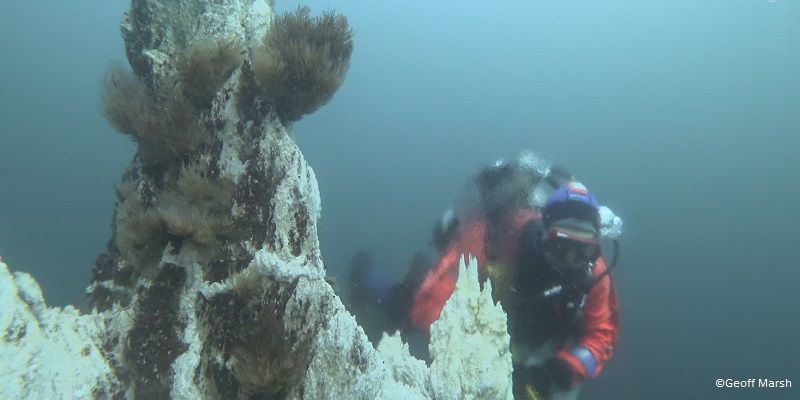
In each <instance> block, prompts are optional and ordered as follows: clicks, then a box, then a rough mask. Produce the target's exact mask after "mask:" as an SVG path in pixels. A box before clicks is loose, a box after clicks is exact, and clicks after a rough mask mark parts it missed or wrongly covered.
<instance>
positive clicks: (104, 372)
mask: <svg viewBox="0 0 800 400" xmlns="http://www.w3.org/2000/svg"><path fill="white" fill-rule="evenodd" d="M104 331H105V326H104V323H103V319H102V318H101V317H100V316H98V315H97V314H88V315H80V314H79V313H78V311H77V310H76V309H75V308H74V307H72V306H67V307H65V308H63V309H62V308H48V307H47V306H46V305H45V303H44V299H43V297H42V291H41V288H40V287H39V285H38V284H37V283H36V281H35V280H34V279H33V278H32V277H31V276H30V275H28V274H25V273H20V272H16V273H14V274H13V276H12V274H11V273H10V272H9V270H8V267H7V266H6V265H5V264H4V263H2V262H0V360H2V361H0V376H2V377H3V378H2V380H0V398H3V399H59V398H74V399H84V398H91V397H92V396H99V397H102V396H104V395H107V394H109V388H110V387H112V386H113V385H114V384H115V383H116V381H115V378H114V376H113V374H112V373H111V368H110V367H109V365H108V364H107V362H106V359H105V358H104V357H103V355H102V351H101V349H99V348H98V343H102V341H101V340H100V338H101V337H102V335H103V333H104Z"/></svg>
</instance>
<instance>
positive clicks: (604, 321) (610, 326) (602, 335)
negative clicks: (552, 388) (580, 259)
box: [557, 258, 619, 382]
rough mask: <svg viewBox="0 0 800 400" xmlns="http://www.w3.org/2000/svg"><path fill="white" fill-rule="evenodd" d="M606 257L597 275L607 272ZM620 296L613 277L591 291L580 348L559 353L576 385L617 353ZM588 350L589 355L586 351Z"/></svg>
mask: <svg viewBox="0 0 800 400" xmlns="http://www.w3.org/2000/svg"><path fill="white" fill-rule="evenodd" d="M606 268H607V267H606V265H605V261H604V260H603V258H600V259H599V260H598V263H597V265H596V268H595V271H594V275H595V276H598V275H600V274H602V273H603V271H605V270H606ZM618 308H619V307H618V304H617V294H616V291H615V289H614V284H613V282H612V281H611V275H608V274H606V275H605V276H604V277H603V278H601V279H600V281H599V282H597V284H595V285H594V287H593V288H592V289H591V290H590V291H589V297H588V299H587V300H586V306H585V308H584V335H583V337H581V338H579V339H578V344H577V345H571V346H570V347H565V348H562V349H561V350H559V352H558V354H557V357H558V358H560V359H561V360H563V361H564V362H566V363H567V365H569V366H570V369H572V371H573V377H574V379H573V382H577V381H580V380H584V379H587V378H593V377H595V376H597V374H599V373H600V371H602V370H603V365H604V364H605V362H606V361H608V359H610V358H611V356H612V355H613V354H614V345H615V344H616V342H617V328H618V323H619V316H618ZM586 350H588V352H587V351H586Z"/></svg>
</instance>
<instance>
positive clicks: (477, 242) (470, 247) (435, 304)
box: [409, 220, 486, 333]
mask: <svg viewBox="0 0 800 400" xmlns="http://www.w3.org/2000/svg"><path fill="white" fill-rule="evenodd" d="M485 233H486V224H485V223H484V222H483V221H481V220H473V221H469V222H467V223H466V224H465V227H464V229H463V230H462V231H461V232H460V235H459V237H458V238H457V239H456V240H454V241H453V242H452V243H451V244H450V245H449V246H448V247H447V248H446V249H445V250H444V251H443V252H442V256H441V258H439V261H438V262H437V263H436V265H435V266H434V267H433V268H431V270H430V271H428V273H427V274H426V275H425V279H423V281H422V284H420V287H419V289H418V290H417V292H416V293H415V294H414V298H413V302H412V305H411V311H410V312H409V319H410V320H411V325H412V326H413V327H414V328H415V329H418V330H420V331H421V332H425V333H428V330H429V329H430V325H431V324H432V323H433V321H436V320H437V319H438V318H439V314H440V313H441V312H442V308H443V307H444V303H445V302H446V301H447V299H449V298H450V295H452V294H453V291H454V290H455V287H456V280H457V279H458V264H459V259H460V257H461V256H462V254H463V255H465V256H466V255H467V254H470V255H472V256H474V257H476V258H477V259H478V263H479V265H484V261H485V260H486V249H485V247H486V246H485V237H486V235H485Z"/></svg>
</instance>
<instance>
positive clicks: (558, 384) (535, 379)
mask: <svg viewBox="0 0 800 400" xmlns="http://www.w3.org/2000/svg"><path fill="white" fill-rule="evenodd" d="M515 372H516V371H515ZM515 375H517V376H515V378H516V379H522V380H524V382H525V383H524V384H523V385H518V387H520V388H522V389H523V390H522V391H523V393H519V394H518V395H517V398H524V399H526V400H545V399H549V398H551V397H553V393H556V392H561V391H564V390H567V389H569V388H570V386H571V384H572V370H571V369H570V368H569V366H568V365H567V364H566V363H564V362H563V361H561V360H559V359H557V358H554V359H551V360H549V361H547V362H546V363H545V364H544V365H543V366H536V367H528V368H524V369H523V370H522V371H520V372H519V374H515ZM515 386H517V385H515Z"/></svg>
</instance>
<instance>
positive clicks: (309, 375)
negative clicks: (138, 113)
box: [0, 0, 511, 399]
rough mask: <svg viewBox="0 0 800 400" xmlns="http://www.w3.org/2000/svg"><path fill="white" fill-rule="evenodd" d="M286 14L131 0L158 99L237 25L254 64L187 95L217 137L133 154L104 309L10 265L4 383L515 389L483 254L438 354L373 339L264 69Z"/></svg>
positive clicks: (362, 393)
mask: <svg viewBox="0 0 800 400" xmlns="http://www.w3.org/2000/svg"><path fill="white" fill-rule="evenodd" d="M271 16H272V10H271V8H270V7H269V5H268V3H266V2H265V1H262V0H256V1H251V0H226V1H217V2H207V1H200V0H175V1H170V2H162V1H157V0H133V1H132V3H131V10H130V12H129V13H128V14H127V15H126V16H125V17H124V18H123V23H122V34H123V38H124V40H125V44H126V50H127V56H128V60H129V62H130V64H131V66H132V68H133V71H134V73H135V75H136V79H138V81H139V82H141V83H142V84H144V85H145V86H146V87H147V91H148V93H150V96H152V97H153V100H152V102H153V104H158V102H159V101H165V100H164V99H163V97H164V96H163V94H164V93H167V94H169V96H167V97H170V96H173V95H174V94H173V93H172V92H171V91H170V90H169V89H170V85H175V75H176V73H175V68H176V65H177V64H178V61H179V60H180V57H181V55H182V54H183V52H185V51H186V50H187V49H188V48H190V47H191V46H192V45H193V44H194V43H198V42H202V41H208V40H219V41H224V40H234V39H235V40H236V41H237V43H240V44H242V45H243V50H242V51H243V53H245V54H244V55H243V58H242V59H243V64H242V66H241V67H240V68H238V69H236V71H234V72H232V73H231V75H230V77H227V76H226V77H225V79H226V80H225V82H224V84H222V86H221V87H220V89H219V91H218V92H217V93H216V94H215V96H214V98H213V99H210V101H208V102H207V103H206V102H198V103H197V104H209V107H208V108H203V109H186V108H183V109H180V108H179V107H178V108H176V109H177V110H179V111H182V112H187V115H185V116H183V117H185V118H189V119H191V127H192V128H191V129H193V130H194V131H191V132H188V133H189V134H195V133H196V134H197V135H199V136H193V138H197V137H202V140H199V141H198V143H199V144H197V145H196V147H192V149H193V151H191V152H185V151H184V152H173V153H174V154H176V158H175V159H171V160H170V159H167V160H164V159H163V154H172V153H170V152H169V151H166V152H164V153H163V154H160V155H159V157H160V158H159V157H149V158H148V157H145V156H144V155H143V154H142V152H143V151H144V150H143V149H141V148H140V151H139V153H137V155H136V157H135V158H134V160H133V161H132V162H131V164H130V166H129V168H128V169H127V170H126V172H125V174H124V176H123V178H122V182H121V183H120V185H119V188H118V201H117V205H116V210H115V218H114V221H113V223H112V226H113V237H112V238H111V240H110V241H109V243H108V246H107V248H106V251H105V252H104V253H103V254H101V255H100V256H98V258H97V262H96V265H95V267H94V270H93V278H92V282H91V285H90V287H89V288H88V293H89V303H90V306H91V308H92V312H91V313H89V314H83V315H81V314H79V313H78V312H77V311H76V310H75V309H74V308H72V307H66V308H64V309H60V308H48V307H47V306H46V305H45V304H44V301H43V300H42V296H41V290H40V289H39V287H38V285H37V284H36V283H35V282H34V281H33V279H32V278H31V277H30V276H28V275H26V274H21V273H17V274H15V275H14V276H12V275H11V274H9V272H8V269H7V267H6V266H5V265H3V264H0V329H2V331H0V334H2V340H0V359H2V360H3V361H2V362H0V373H2V375H3V380H2V383H0V386H2V387H0V397H2V398H31V399H33V398H87V397H95V398H145V399H158V398H176V399H197V398H209V399H232V398H243V399H249V398H288V399H375V398H385V399H414V398H430V399H432V398H436V399H450V398H452V399H459V398H486V399H494V398H510V397H511V395H510V393H511V358H510V354H509V350H508V342H509V340H508V334H507V333H506V328H505V314H504V313H503V311H502V309H500V307H499V306H498V305H495V304H494V303H493V302H492V300H491V288H490V285H487V286H486V289H485V290H484V291H483V292H481V290H480V287H479V284H478V280H477V275H476V273H475V271H476V270H477V266H476V265H475V264H474V261H473V262H472V264H471V265H470V266H469V267H468V268H467V267H465V266H464V265H463V263H462V266H461V275H460V277H459V281H458V282H459V283H458V285H457V290H456V294H455V295H454V296H453V298H452V299H451V301H449V302H448V303H447V305H446V306H445V309H444V311H443V313H442V318H441V320H440V321H438V322H437V323H436V324H434V325H433V327H432V337H431V347H430V348H431V354H432V356H433V357H434V360H433V363H432V365H431V366H430V367H428V366H426V365H425V363H424V362H422V361H420V360H415V359H413V358H412V357H411V356H410V355H409V354H408V349H407V347H406V346H405V345H403V344H402V342H400V340H399V338H398V337H397V336H393V337H386V338H385V339H384V341H383V342H382V343H381V345H380V346H379V347H380V351H376V350H375V349H374V348H373V347H372V345H371V344H370V343H369V341H368V340H367V337H366V335H365V334H364V332H363V330H362V329H361V328H360V327H359V326H358V325H357V324H356V322H355V319H354V318H353V316H352V315H350V314H349V313H348V312H347V310H346V309H345V308H344V306H343V305H342V302H341V301H340V299H339V298H338V297H337V295H336V294H335V293H334V290H333V288H332V287H331V286H330V285H329V284H328V282H327V281H326V280H325V269H324V266H323V263H322V259H321V255H320V251H319V243H318V239H317V225H316V224H317V220H318V218H319V216H320V212H321V202H320V194H319V190H318V187H317V181H316V177H315V176H314V172H313V170H312V169H311V168H310V167H309V165H308V164H307V163H306V161H305V159H304V158H303V155H302V154H301V153H300V151H299V149H298V148H297V146H296V145H295V143H294V142H293V140H292V138H291V136H290V134H289V133H288V132H287V130H286V128H285V127H284V126H283V125H282V124H281V123H280V120H279V119H278V118H276V116H275V115H274V113H273V112H272V111H271V109H270V105H269V104H268V103H266V102H264V100H263V96H259V95H258V88H257V83H256V82H255V81H254V79H253V77H252V75H251V73H250V70H249V61H248V60H249V56H248V55H247V54H246V53H247V49H248V48H250V47H251V46H252V45H253V44H254V43H257V42H258V41H260V40H261V38H262V37H263V36H264V35H265V34H267V31H266V29H267V28H268V27H269V21H270V18H271ZM165 88H166V89H165ZM159 94H160V95H159ZM175 96H180V94H178V95H175ZM176 98H177V97H176ZM173 100H174V99H172V100H170V99H168V101H173ZM148 104H150V103H148ZM169 105H170V106H174V105H175V103H174V102H173V103H169ZM179 105H180V104H179ZM143 109H145V110H147V109H148V108H147V107H144V108H143ZM186 110H189V111H186ZM158 115H161V116H162V117H163V116H164V115H166V114H164V113H161V114H158ZM168 117H170V118H171V116H169V115H168ZM153 118H155V117H153ZM145 122H148V123H149V125H148V124H139V125H137V126H153V127H156V128H158V129H162V128H164V127H165V126H166V127H169V126H170V125H169V124H161V125H159V124H158V123H150V122H152V121H145ZM156 122H158V121H156ZM166 133H168V134H173V133H174V132H166ZM137 134H138V135H140V136H141V135H144V134H148V132H137ZM149 134H152V132H150V133H149ZM181 134H187V133H186V132H183V133H181ZM173 137H174V136H173ZM173 140H174V139H173ZM166 143H167V144H169V142H166ZM175 145H176V146H177V145H178V143H175ZM167 150H170V149H167Z"/></svg>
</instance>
